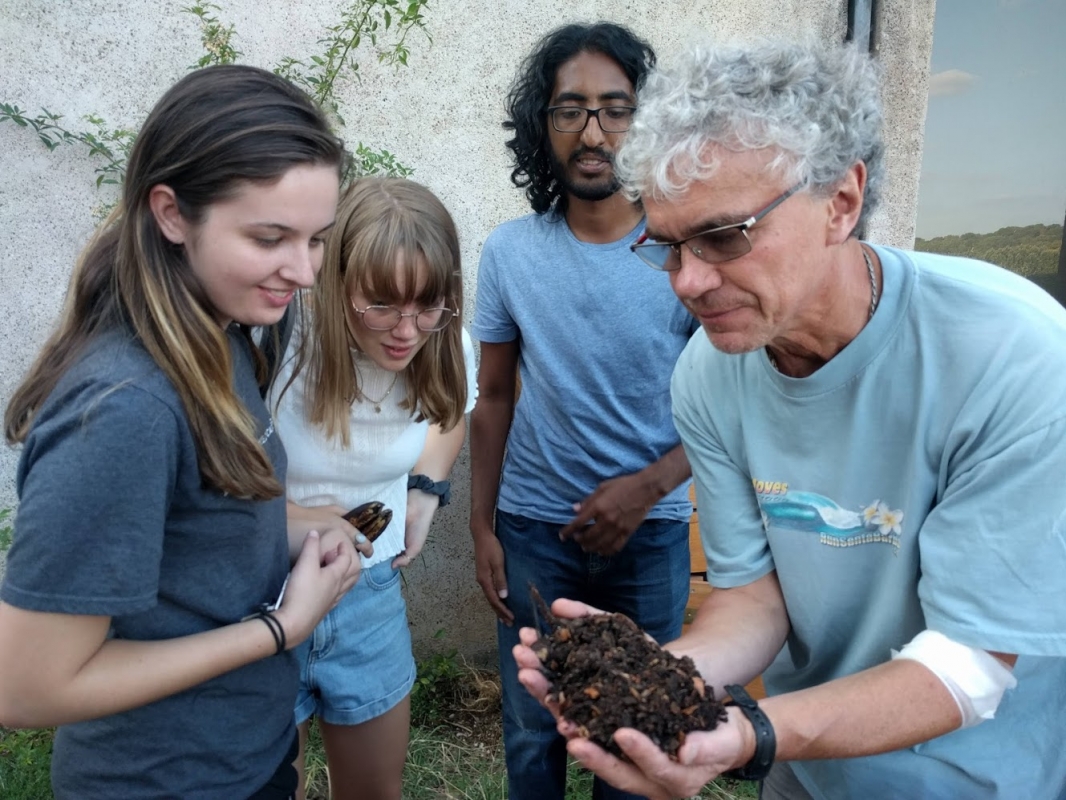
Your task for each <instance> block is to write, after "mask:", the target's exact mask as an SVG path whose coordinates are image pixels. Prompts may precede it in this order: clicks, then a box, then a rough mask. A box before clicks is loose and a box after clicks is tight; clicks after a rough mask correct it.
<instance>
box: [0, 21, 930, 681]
mask: <svg viewBox="0 0 1066 800" xmlns="http://www.w3.org/2000/svg"><path fill="white" fill-rule="evenodd" d="M184 4H185V2H183V0H127V1H126V2H118V0H78V2H63V3H57V2H54V1H53V0H18V1H17V2H16V0H0V100H2V101H5V102H14V103H17V104H18V105H19V106H20V107H22V108H23V109H28V110H29V111H33V112H35V111H36V110H37V109H38V108H40V107H42V106H43V107H46V108H48V109H50V110H52V111H54V112H58V113H62V114H63V115H64V116H65V118H66V121H67V122H68V124H69V125H70V126H71V127H77V126H78V125H79V122H78V120H79V119H80V118H81V117H82V116H84V115H86V114H90V113H95V114H99V115H101V116H103V117H104V118H105V119H107V120H108V121H109V122H110V123H112V124H113V125H122V126H136V125H138V124H139V121H140V120H141V119H143V117H144V116H145V115H146V113H147V112H148V110H149V108H150V107H151V105H152V103H154V101H155V100H156V99H157V98H158V97H159V95H160V94H161V93H162V92H163V91H164V90H165V89H166V88H167V87H168V86H169V85H170V84H171V83H172V82H173V81H174V80H176V79H177V78H178V77H179V76H180V75H181V74H182V73H183V71H184V70H185V68H186V66H187V65H189V64H192V63H193V62H194V61H195V60H196V59H197V58H198V57H199V55H200V53H201V50H200V44H199V29H198V26H197V21H196V20H195V19H194V18H193V17H191V16H189V15H187V14H181V13H179V9H180V7H181V6H182V5H184ZM219 4H220V5H221V6H223V9H222V11H221V17H222V19H223V20H224V21H225V22H233V23H235V24H236V26H237V31H238V36H239V38H238V40H237V42H236V45H237V47H238V49H240V50H242V51H243V52H244V54H245V55H244V57H243V59H242V60H244V61H246V62H247V63H253V64H257V65H260V66H271V65H273V64H274V63H276V62H277V61H278V60H279V59H280V58H281V57H282V56H286V55H291V56H295V57H306V56H308V55H310V54H312V53H315V52H316V51H317V48H316V45H315V42H316V40H317V39H318V38H319V37H320V35H321V32H322V31H323V29H324V28H325V26H326V25H328V24H331V23H333V22H334V21H335V20H336V19H337V18H338V11H339V9H340V8H341V7H342V5H343V4H342V3H341V2H339V1H338V0H305V1H304V2H300V3H285V4H282V3H262V2H252V0H219ZM670 6H671V10H670V13H666V14H664V13H663V8H664V7H663V5H662V4H660V3H650V2H645V3H633V2H627V1H626V2H624V1H623V0H590V1H589V2H584V3H580V4H579V3H573V2H571V0H496V1H495V2H489V1H488V0H448V1H447V2H444V1H443V0H442V1H441V2H438V3H435V4H433V6H432V7H431V9H430V10H429V12H428V13H427V20H428V25H429V30H430V32H431V33H432V36H433V42H432V44H430V43H429V42H427V41H426V40H425V39H424V38H422V37H420V36H419V35H418V34H413V35H412V38H411V49H412V53H411V59H410V67H409V68H407V69H400V70H398V71H394V70H392V69H386V68H382V67H380V66H379V65H378V64H377V63H376V62H375V60H374V59H373V57H372V56H371V55H370V54H369V53H364V54H363V55H362V57H361V58H360V63H361V72H362V73H363V80H362V82H361V83H348V84H346V85H345V86H344V87H343V90H342V93H341V94H342V98H343V113H344V116H345V118H346V120H347V122H348V128H347V129H346V131H345V136H346V138H347V139H348V140H349V141H350V142H352V143H354V142H356V141H363V142H365V143H367V144H370V145H373V146H375V147H382V146H385V147H388V148H389V149H390V150H391V151H392V152H394V153H396V154H397V156H398V157H399V159H400V160H401V161H402V162H403V163H405V164H407V165H410V166H414V167H415V168H416V170H417V172H416V174H415V176H414V177H415V178H416V179H417V180H419V181H421V182H423V183H425V184H427V185H428V186H429V187H431V188H432V189H433V190H435V191H436V192H437V193H439V195H440V196H441V198H442V199H443V200H444V202H445V204H446V205H447V206H448V208H449V209H450V210H451V211H452V213H453V214H454V216H455V218H456V221H457V223H458V226H459V230H460V235H461V237H462V245H463V257H464V261H465V266H464V274H465V288H466V291H467V311H468V312H469V311H471V310H472V299H473V295H474V287H475V281H476V267H477V258H478V253H479V251H480V247H481V245H482V243H483V242H484V240H485V237H486V235H487V234H488V233H489V231H490V230H491V229H492V228H493V227H494V226H495V225H496V224H498V223H499V222H501V221H503V220H506V219H509V218H511V217H515V216H517V215H520V214H523V213H526V212H527V210H528V207H527V206H526V204H525V202H524V199H523V197H522V195H521V193H520V192H518V191H517V190H516V189H514V188H513V187H512V186H511V185H510V183H509V181H508V174H509V168H508V163H507V157H506V150H505V148H504V146H503V141H504V133H503V131H502V130H501V129H500V121H501V119H502V98H503V95H504V93H505V92H506V89H507V87H508V85H509V83H510V81H511V79H512V77H513V75H514V72H515V68H516V66H517V64H518V61H519V60H520V58H521V57H522V55H523V54H525V53H526V52H527V51H528V49H529V48H530V46H531V45H532V43H533V42H534V41H535V40H536V39H537V38H539V37H540V36H541V35H542V34H543V33H544V32H546V31H547V30H548V29H550V28H551V27H554V26H555V25H558V24H560V23H562V22H565V21H571V20H581V21H590V20H594V19H611V20H614V21H617V22H621V23H623V24H626V25H629V26H631V27H632V28H633V29H635V30H637V31H640V32H641V33H642V34H643V35H644V36H645V37H646V38H647V39H648V40H649V41H651V43H652V44H653V45H654V46H655V47H656V49H657V50H658V52H659V55H660V58H662V59H668V58H669V56H670V53H671V51H673V50H675V49H676V48H677V47H679V46H680V45H682V44H683V43H684V42H686V41H687V40H689V39H690V38H692V37H696V36H710V35H711V34H712V33H713V34H714V35H716V36H721V37H727V36H729V37H732V36H750V35H781V34H789V35H791V34H797V35H798V34H801V33H805V32H813V33H814V34H815V35H818V36H821V37H825V38H828V39H840V38H842V37H843V35H844V30H845V8H846V2H845V0H713V1H708V0H699V1H698V2H689V3H672V4H670ZM880 6H881V8H882V9H883V11H882V14H883V18H882V21H881V38H880V43H879V44H880V52H881V54H882V57H883V58H884V60H885V63H886V65H887V69H888V81H887V88H886V98H887V101H888V124H887V126H886V127H887V132H888V139H889V142H890V148H889V150H890V152H889V188H888V191H887V193H886V203H885V206H884V208H883V209H882V210H881V211H880V212H879V213H878V215H877V216H876V217H875V218H874V219H873V220H872V221H871V233H872V238H874V239H877V240H880V241H884V242H888V243H893V244H902V245H906V244H909V243H910V241H911V239H912V236H913V229H914V215H915V209H916V205H917V181H918V172H919V167H920V160H921V142H922V128H923V125H924V120H925V107H926V84H927V77H928V65H929V52H930V47H931V41H932V21H933V8H934V0H884V2H882V3H881V4H880ZM93 181H94V174H93V165H92V164H91V163H90V162H89V161H88V160H87V159H86V158H85V157H84V153H83V152H82V151H80V150H77V149H74V148H63V149H60V150H57V151H56V152H51V153H50V152H48V151H46V150H45V149H44V147H42V146H41V145H40V144H39V143H38V142H37V141H36V139H35V138H34V137H33V135H32V134H31V133H29V132H27V131H26V130H23V129H20V128H17V127H15V126H14V125H12V124H10V123H7V124H0V241H2V243H3V247H2V248H0V406H4V407H6V405H7V402H8V400H9V398H10V396H11V393H12V391H13V389H14V387H15V385H16V382H17V381H18V380H19V378H20V376H21V375H22V374H23V373H24V372H25V370H26V368H27V367H28V366H29V363H30V360H31V358H32V357H33V355H34V354H35V353H36V351H37V350H38V348H39V347H40V345H41V343H42V342H43V341H44V338H45V337H46V335H47V333H48V332H49V330H50V329H51V327H52V324H53V322H54V320H55V318H56V315H57V313H58V311H59V309H60V305H61V303H62V299H63V295H64V292H65V289H66V283H67V279H68V277H69V274H70V270H71V268H72V265H73V263H74V260H75V258H76V256H77V254H78V252H79V250H80V249H81V247H82V246H83V245H84V244H85V242H86V240H87V239H88V237H89V236H90V234H91V232H92V229H93V217H92V214H91V209H92V207H93V206H94V205H96V204H98V203H99V202H100V201H101V198H102V197H108V198H109V197H110V195H108V194H107V193H103V194H101V193H98V192H97V191H96V190H95V189H94V188H93ZM16 461H17V452H16V451H15V450H12V449H9V448H6V447H2V446H0V507H4V506H14V504H15V492H14V474H15V465H16ZM468 463H469V460H468V456H467V454H466V452H465V451H464V453H463V455H462V457H461V458H460V461H459V463H458V464H457V466H456V468H455V472H454V475H453V477H454V479H455V497H456V502H455V503H454V504H453V505H452V506H451V507H449V508H447V509H444V510H443V511H442V512H441V513H440V514H439V516H438V522H437V524H436V526H435V528H434V532H433V534H432V541H431V544H430V546H429V547H428V549H427V551H426V554H425V557H424V559H421V560H419V562H418V563H416V564H415V565H413V566H412V567H411V568H410V569H408V570H407V592H408V597H409V599H410V605H411V618H412V624H413V626H414V631H415V638H416V642H418V645H419V647H420V649H421V650H422V651H423V652H424V651H425V649H426V648H431V647H438V646H443V647H458V648H459V649H460V650H461V651H462V652H464V653H465V654H467V655H468V656H469V657H471V658H473V659H474V660H476V661H482V662H483V661H486V660H489V659H490V658H492V654H493V650H494V637H493V635H492V616H491V614H490V613H489V611H488V607H487V605H486V604H485V602H484V601H483V599H482V597H481V593H480V590H479V589H478V587H477V585H476V583H475V582H474V578H473V568H472V548H471V545H470V540H469V534H468V532H467V529H466V505H467V500H468V491H467V487H468V484H469V468H468ZM441 628H443V629H444V630H445V632H446V636H445V637H444V638H443V639H440V640H436V639H433V638H432V636H433V634H434V632H435V631H437V630H438V629H441Z"/></svg>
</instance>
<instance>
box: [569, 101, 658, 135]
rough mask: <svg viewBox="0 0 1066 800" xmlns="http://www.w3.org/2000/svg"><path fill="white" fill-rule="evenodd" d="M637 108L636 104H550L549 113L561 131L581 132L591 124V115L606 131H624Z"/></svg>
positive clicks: (627, 128) (626, 129) (601, 128)
mask: <svg viewBox="0 0 1066 800" xmlns="http://www.w3.org/2000/svg"><path fill="white" fill-rule="evenodd" d="M636 110H637V109H636V107H635V106H604V107H603V108H581V107H580V106H548V115H549V116H550V117H551V119H552V127H553V128H555V130H557V131H559V133H580V132H581V131H583V130H585V126H586V125H588V124H589V117H595V118H596V122H598V123H599V125H600V130H601V131H603V132H604V133H624V132H625V131H628V130H629V124H630V123H631V122H632V121H633V112H634V111H636Z"/></svg>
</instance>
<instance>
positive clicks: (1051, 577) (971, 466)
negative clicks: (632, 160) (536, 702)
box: [672, 247, 1066, 800]
mask: <svg viewBox="0 0 1066 800" xmlns="http://www.w3.org/2000/svg"><path fill="white" fill-rule="evenodd" d="M875 249H876V251H877V254H878V255H879V256H880V258H881V263H882V267H883V272H884V294H883V296H882V299H881V302H880V305H879V306H878V308H877V312H876V314H875V315H874V317H873V319H872V320H871V321H870V322H869V323H868V324H867V325H866V327H865V328H863V330H862V332H861V333H860V334H859V335H858V336H857V337H856V338H855V339H854V340H853V341H852V342H851V343H850V344H849V345H848V346H847V347H846V348H844V350H842V351H841V352H840V353H839V354H838V355H837V356H836V357H835V358H833V359H832V360H831V361H830V362H829V363H827V364H826V365H825V366H823V367H822V368H821V369H819V370H818V371H817V372H815V373H814V374H813V375H811V376H809V377H807V378H798V379H797V378H789V377H787V376H785V375H782V374H780V373H778V372H777V371H776V370H775V369H774V368H773V367H772V366H771V365H770V362H769V359H768V358H767V355H766V353H765V351H763V350H758V351H756V352H752V353H747V354H744V355H739V356H737V355H726V354H723V353H720V352H718V351H716V350H715V349H714V348H713V346H712V345H711V344H710V342H709V340H708V339H707V337H706V336H695V337H693V339H692V342H691V343H690V345H689V346H688V348H687V349H686V350H685V353H684V354H683V355H682V356H681V358H680V360H679V361H678V364H677V368H676V370H675V373H674V378H673V387H672V388H673V402H674V415H675V421H676V422H677V427H678V431H679V432H680V434H681V437H682V440H683V441H684V443H685V448H686V451H687V453H688V457H689V461H690V462H691V463H692V468H693V472H694V475H695V480H696V493H697V502H698V505H699V509H700V528H701V533H702V536H703V543H704V548H705V550H706V553H707V561H708V570H709V572H708V576H709V579H710V582H711V583H712V584H714V585H715V586H720V587H734V586H741V585H744V584H747V583H750V582H751V581H753V580H755V579H757V578H759V577H761V576H763V575H765V574H767V573H768V572H770V571H771V570H774V569H776V570H777V575H778V578H779V579H780V582H781V589H782V592H783V593H784V597H785V602H786V605H787V608H788V612H789V617H790V619H791V623H792V630H791V634H790V636H789V640H788V646H787V647H786V648H785V650H784V651H783V652H782V654H781V656H780V657H779V658H778V659H777V661H776V662H775V663H774V665H773V666H772V667H771V668H770V669H769V670H768V671H767V673H766V676H765V682H766V687H767V690H768V692H770V693H771V694H778V693H781V692H789V691H793V690H796V689H801V688H804V687H809V686H813V685H817V684H820V683H824V682H826V681H829V680H832V679H834V678H838V677H841V676H843V675H848V674H851V673H854V672H857V671H859V670H863V669H866V668H868V667H872V666H874V665H876V664H880V663H883V662H885V661H887V660H888V659H889V658H890V651H891V650H892V649H893V648H895V649H899V648H900V647H901V646H902V645H904V644H906V643H907V642H908V641H910V640H911V639H912V638H913V637H914V636H915V635H916V634H917V633H919V632H920V631H922V630H924V629H926V628H929V629H932V630H937V631H940V632H942V633H944V634H945V635H947V636H948V637H950V638H952V639H955V640H957V641H959V642H962V643H964V644H967V645H970V646H973V647H980V648H984V649H986V650H991V651H998V652H1005V653H1017V654H1019V656H1020V657H1019V658H1018V662H1017V665H1016V667H1015V670H1014V674H1015V677H1017V679H1018V686H1017V688H1016V689H1014V690H1012V691H1008V692H1007V694H1006V695H1005V696H1004V699H1003V702H1002V703H1001V705H1000V707H999V709H998V710H997V712H996V717H995V719H994V720H991V721H986V722H982V723H981V724H979V725H977V726H975V727H973V728H969V729H966V730H961V731H956V732H953V733H950V734H947V735H945V736H941V737H939V738H937V739H934V740H932V741H930V742H926V743H924V744H920V745H917V746H915V747H912V748H909V749H905V750H899V751H896V752H893V753H887V754H884V755H881V756H874V757H868V758H856V759H849V760H831V761H830V760H827V761H807V762H794V763H793V764H792V766H793V768H794V769H795V771H796V774H797V776H798V777H799V779H800V780H801V781H802V782H803V784H804V785H805V786H806V787H807V788H808V790H809V791H811V793H812V794H813V795H814V796H815V797H816V798H833V799H835V798H841V800H845V799H848V798H863V800H869V799H873V800H876V799H877V798H922V800H929V799H930V798H945V800H946V799H947V798H952V799H955V798H965V800H980V799H981V798H998V799H1000V800H1020V799H1021V798H1025V800H1047V799H1050V798H1059V797H1061V796H1066V789H1064V787H1066V533H1064V531H1066V311H1064V310H1063V309H1062V308H1061V307H1060V306H1059V305H1058V303H1056V302H1055V301H1054V300H1053V299H1052V298H1051V297H1050V296H1048V295H1047V294H1045V293H1044V292H1043V291H1042V290H1040V289H1038V288H1037V287H1036V286H1035V285H1033V284H1032V283H1030V282H1028V281H1026V280H1025V279H1023V278H1020V277H1017V276H1015V275H1012V274H1011V273H1009V272H1007V271H1005V270H1001V269H999V268H998V267H993V266H991V265H988V264H984V263H981V262H978V261H971V260H967V259H959V258H952V257H947V256H934V255H929V254H922V253H909V252H904V251H900V250H893V249H890V248H882V247H877V248H875Z"/></svg>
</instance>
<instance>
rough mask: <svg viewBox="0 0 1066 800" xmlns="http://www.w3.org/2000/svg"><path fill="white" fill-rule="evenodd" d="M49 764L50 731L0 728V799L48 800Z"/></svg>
mask: <svg viewBox="0 0 1066 800" xmlns="http://www.w3.org/2000/svg"><path fill="white" fill-rule="evenodd" d="M51 763H52V731H51V730H40V731H33V730H30V731H13V730H9V729H7V728H0V797H3V798H5V799H6V800H45V799H46V798H51V797H52V781H51V778H50V775H49V770H50V767H51Z"/></svg>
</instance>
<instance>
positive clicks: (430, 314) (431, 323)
mask: <svg viewBox="0 0 1066 800" xmlns="http://www.w3.org/2000/svg"><path fill="white" fill-rule="evenodd" d="M352 310H354V311H355V313H356V314H358V315H359V316H361V317H362V318H363V324H364V325H366V326H367V327H368V328H370V330H372V331H391V330H392V329H393V328H395V327H396V326H397V325H399V324H400V322H402V321H403V318H404V317H414V320H415V325H416V326H417V328H418V329H419V330H420V331H422V332H423V333H433V332H434V331H440V330H444V329H445V328H447V327H448V323H449V322H451V321H452V320H453V319H454V318H455V316H456V314H458V313H459V312H457V311H456V310H455V309H454V308H445V307H443V306H442V307H440V308H424V309H422V310H421V311H411V312H403V311H400V309H398V308H395V307H394V306H367V307H366V308H359V307H358V306H357V305H356V304H355V303H354V302H353V303H352Z"/></svg>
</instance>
